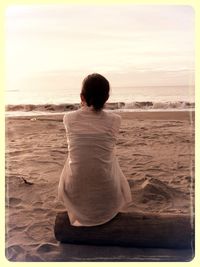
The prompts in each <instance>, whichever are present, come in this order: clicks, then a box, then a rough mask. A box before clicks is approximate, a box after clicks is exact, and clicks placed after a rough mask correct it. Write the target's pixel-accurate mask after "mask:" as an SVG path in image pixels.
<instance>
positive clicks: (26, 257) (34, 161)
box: [6, 111, 194, 261]
mask: <svg viewBox="0 0 200 267" xmlns="http://www.w3.org/2000/svg"><path fill="white" fill-rule="evenodd" d="M120 115H121V116H122V119H123V120H122V126H121V130H120V134H119V139H118V141H117V155H118V158H119V162H120V166H121V168H122V170H123V172H124V174H125V175H126V177H127V178H128V179H130V180H131V181H130V183H131V184H132V193H133V203H132V205H131V206H130V208H129V211H131V210H140V211H143V212H146V211H148V212H152V213H173V214H176V213H182V214H191V216H192V214H193V209H194V208H193V206H194V113H191V112H190V113H189V112H181V111H179V112H135V113H134V112H127V113H120ZM66 157H67V143H66V135H65V130H64V126H63V123H62V116H60V115H51V116H37V117H36V116H34V117H9V118H7V119H6V257H7V258H8V260H10V261H183V260H184V261H188V260H191V257H192V256H191V255H192V254H191V251H188V250H186V251H185V250H166V249H148V248H147V249H139V248H123V247H98V246H86V245H70V244H60V243H59V242H57V241H56V240H55V237H54V233H53V226H54V221H55V217H56V213H57V212H60V211H64V210H65V208H64V207H63V205H62V204H61V203H60V202H59V201H58V200H57V186H58V181H59V176H60V174H61V171H62V168H63V165H64V162H65V160H66Z"/></svg>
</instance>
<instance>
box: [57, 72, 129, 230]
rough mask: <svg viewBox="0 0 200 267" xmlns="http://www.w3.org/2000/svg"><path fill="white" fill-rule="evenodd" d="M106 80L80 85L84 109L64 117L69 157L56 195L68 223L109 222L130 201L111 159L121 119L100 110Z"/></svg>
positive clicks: (106, 94)
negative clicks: (64, 209) (66, 214)
mask: <svg viewBox="0 0 200 267" xmlns="http://www.w3.org/2000/svg"><path fill="white" fill-rule="evenodd" d="M109 91H110V86H109V82H108V81H107V80H106V79H105V78H104V77H103V76H102V75H100V74H96V73H94V74H91V75H89V76H87V77H86V78H85V79H84V81H83V84H82V91H81V95H80V97H81V101H82V103H81V104H82V107H81V108H80V109H79V110H77V111H72V112H68V113H66V114H65V115H64V118H63V123H64V126H65V129H66V134H67V142H68V159H67V161H66V163H65V166H64V168H63V171H62V174H61V177H60V182H59V187H58V196H59V199H60V200H61V201H62V202H63V203H64V205H65V207H66V209H67V211H68V215H69V220H70V223H71V225H73V226H94V225H100V224H104V223H106V222H108V221H109V220H111V219H112V218H113V217H115V216H116V214H117V213H118V212H119V211H122V210H123V208H125V207H126V205H127V203H129V202H131V192H130V187H129V184H128V182H127V180H126V178H125V176H124V175H123V173H122V171H121V169H120V166H119V164H118V161H117V158H116V155H115V143H116V139H117V135H118V132H119V127H120V123H121V117H120V116H119V115H117V114H114V113H112V112H106V111H104V110H103V107H104V104H105V102H106V101H107V100H108V98H109Z"/></svg>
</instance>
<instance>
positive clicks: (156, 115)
mask: <svg viewBox="0 0 200 267" xmlns="http://www.w3.org/2000/svg"><path fill="white" fill-rule="evenodd" d="M109 112H115V113H117V114H119V115H120V116H121V117H122V119H127V120H188V121H191V122H194V121H195V111H182V110H176V111H166V110H163V111H136V112H134V111H128V112H126V111H124V112H119V111H117V110H115V111H109ZM27 113H28V112H27ZM66 113H67V112H66ZM64 114H65V112H63V113H59V114H58V113H52V114H50V113H47V114H27V115H24V114H23V115H19V116H15V115H13V116H12V115H8V116H5V118H6V120H7V119H16V120H22V119H24V120H29V119H32V118H36V119H40V120H41V119H46V120H48V119H50V118H52V117H53V118H55V119H56V120H62V118H63V116H64ZM5 115H6V114H5Z"/></svg>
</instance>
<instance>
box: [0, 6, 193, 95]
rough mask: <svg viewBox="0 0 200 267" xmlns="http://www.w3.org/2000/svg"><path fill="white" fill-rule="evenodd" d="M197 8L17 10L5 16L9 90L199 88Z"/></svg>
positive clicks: (8, 12)
mask: <svg viewBox="0 0 200 267" xmlns="http://www.w3.org/2000/svg"><path fill="white" fill-rule="evenodd" d="M194 19H195V18H194V10H193V9H192V7H190V6H183V5H179V6H170V5H163V6H160V5H154V6H152V5H151V6H149V5H143V6H142V5H135V4H132V5H127V4H126V5H125V4H124V5H122V4H112V5H97V4H96V5H92V4H90V5H86V4H85V5H77V4H76V5H69V4H66V5H29V6H23V5H17V6H10V7H8V8H7V10H6V13H5V49H6V51H5V63H6V88H7V89H8V90H14V89H16V88H17V87H22V88H23V87H24V88H25V87H27V86H29V87H30V86H31V88H32V90H34V88H41V89H42V88H47V89H48V88H49V87H51V86H57V87H58V88H62V87H66V86H69V87H77V86H78V87H80V83H81V81H82V79H83V78H84V77H85V76H86V75H88V74H89V73H93V72H99V73H101V74H103V75H105V76H106V77H107V78H108V79H109V81H110V82H111V83H112V85H113V86H147V85H150V86H152V85H153V86H154V85H156V86H159V85H186V86H187V85H193V84H194V64H195V62H194V61H195V55H194Z"/></svg>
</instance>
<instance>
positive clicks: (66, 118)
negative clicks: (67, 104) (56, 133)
mask: <svg viewBox="0 0 200 267" xmlns="http://www.w3.org/2000/svg"><path fill="white" fill-rule="evenodd" d="M77 114H78V110H72V111H68V112H66V113H65V114H64V116H63V122H64V123H67V121H69V120H71V119H73V118H75V117H76V116H77Z"/></svg>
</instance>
